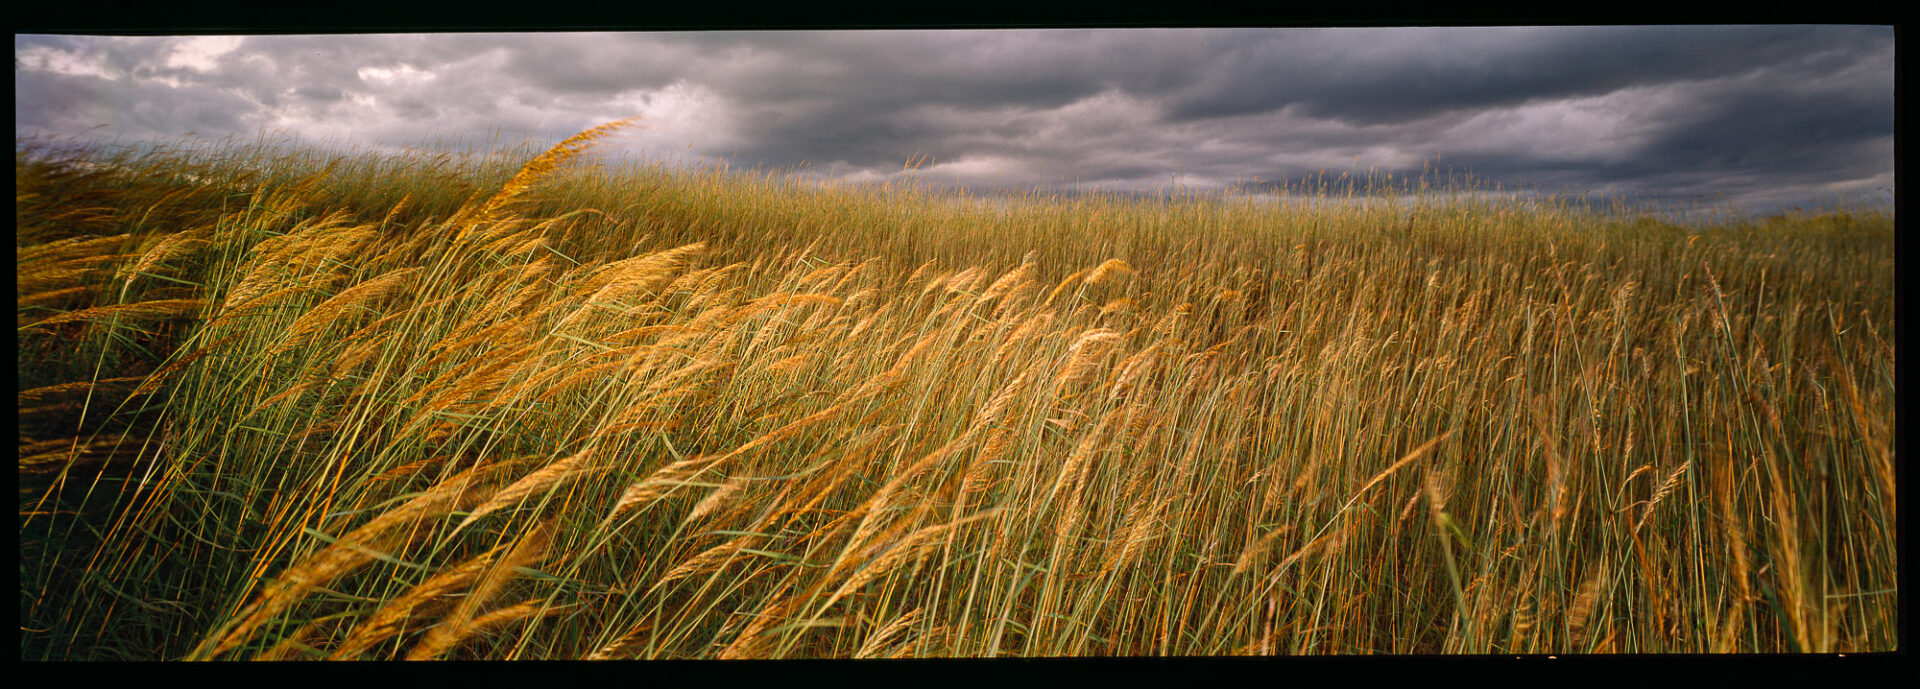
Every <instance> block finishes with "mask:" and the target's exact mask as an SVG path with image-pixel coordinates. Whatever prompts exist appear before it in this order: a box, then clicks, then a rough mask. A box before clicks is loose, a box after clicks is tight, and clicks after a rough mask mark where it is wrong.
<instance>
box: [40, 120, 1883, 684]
mask: <svg viewBox="0 0 1920 689" xmlns="http://www.w3.org/2000/svg"><path fill="white" fill-rule="evenodd" d="M618 124H619V123H616V124H615V125H609V126H607V127H602V128H596V129H595V130H589V132H585V133H583V134H581V135H580V136H577V137H574V138H573V139H569V140H568V141H567V142H563V143H562V144H561V145H560V146H556V147H554V148H552V149H549V150H548V151H546V152H545V153H543V154H538V155H534V156H532V162H530V163H525V164H521V163H520V162H518V161H519V160H525V159H526V158H525V157H521V158H518V159H509V158H504V157H503V158H489V159H482V161H481V162H476V163H470V165H471V166H472V167H469V168H459V167H457V166H456V167H454V168H453V170H454V172H448V173H430V171H428V170H423V169H421V168H422V166H425V165H427V164H428V162H429V161H427V160H414V161H412V162H408V161H401V162H398V163H392V164H388V163H380V162H369V161H361V160H360V159H356V158H348V157H338V158H335V159H331V160H326V161H322V160H318V159H309V158H301V157H300V156H299V155H296V154H284V153H283V154H277V155H278V157H276V156H268V155H265V154H261V157H259V158H258V159H257V160H255V162H254V163H253V164H255V165H257V166H259V167H260V169H263V170H266V172H263V173H259V175H260V176H259V177H252V178H248V179H249V180H250V181H249V182H248V183H247V184H244V185H240V186H238V187H232V188H238V189H242V190H251V191H250V192H247V193H249V194H251V198H250V201H252V202H251V203H246V204H239V205H237V206H227V207H222V206H221V205H219V204H218V203H217V202H216V201H217V199H215V198H211V197H207V198H202V197H195V196H192V195H191V194H186V195H181V194H176V193H175V192H176V191H177V190H174V189H171V188H168V189H153V190H145V189H146V188H145V187H142V186H140V185H139V184H137V183H134V182H125V183H124V184H125V186H120V187H113V189H115V190H116V191H113V192H112V193H105V192H102V191H100V185H104V184H107V179H106V178H80V177H63V176H59V175H54V174H50V173H47V172H45V171H41V172H35V171H34V170H35V169H37V168H34V167H33V165H31V164H29V162H23V163H22V164H21V166H22V169H25V170H27V172H28V174H23V175H21V180H22V181H21V182H18V183H17V184H19V185H20V186H21V187H22V190H21V192H22V193H21V194H20V196H21V198H24V199H26V201H23V202H22V203H23V205H22V210H21V211H20V215H21V224H22V226H23V232H22V234H21V236H22V237H25V238H28V239H25V240H23V242H22V243H21V246H20V247H19V248H20V251H19V255H20V264H21V266H22V278H21V284H23V285H25V284H29V283H31V285H32V286H34V287H35V290H32V291H29V290H25V289H23V290H22V291H21V295H22V297H21V300H20V302H19V320H20V322H21V323H22V324H23V327H22V329H21V333H20V338H21V342H22V355H21V357H22V359H21V364H20V366H21V369H22V371H23V375H25V374H29V373H31V374H34V375H35V376H36V377H37V378H36V379H35V380H33V381H31V382H23V383H22V385H21V387H20V392H19V393H18V397H19V399H20V402H21V405H22V407H23V409H31V410H34V412H33V418H34V419H36V422H35V424H34V425H32V426H31V427H29V426H25V425H23V430H22V438H21V443H20V447H21V458H22V459H21V473H22V476H23V486H25V484H27V481H28V479H31V480H32V481H33V482H34V483H32V484H31V490H30V491H28V492H31V493H32V494H31V495H28V492H23V498H22V515H23V516H22V527H21V528H22V533H23V536H32V538H31V539H29V538H23V556H22V557H23V565H24V566H23V575H25V577H24V578H25V581H23V592H25V593H23V608H24V609H23V613H22V620H23V627H24V628H30V629H31V630H33V631H30V632H23V633H24V634H27V635H28V638H27V639H26V640H23V657H26V656H32V657H36V658H41V657H45V658H52V657H114V656H115V655H116V654H134V655H139V654H145V657H163V658H194V659H212V658H241V657H252V658H261V659H266V658H293V657H316V658H336V659H354V658H416V659H428V658H774V657H904V656H922V657H952V656H960V657H993V656H1002V655H1011V656H1046V655H1222V654H1233V653H1242V654H1282V653H1292V654H1320V653H1340V654H1356V653H1436V652H1445V653H1579V652H1636V653H1665V652H1689V653H1691V652H1779V651H1834V650H1844V651H1866V650H1887V649H1890V648H1893V647H1894V645H1895V644H1896V641H1897V639H1896V638H1895V636H1894V621H1895V620H1896V619H1897V615H1896V613H1897V606H1896V605H1895V603H1897V588H1896V585H1895V582H1894V579H1893V575H1894V571H1895V567H1894V566H1893V563H1894V561H1895V559H1894V558H1895V554H1896V551H1895V546H1894V538H1893V519H1892V515H1893V506H1894V504H1895V502H1894V499H1895V492H1894V491H1895V489H1896V488H1897V486H1895V484H1894V480H1893V477H1894V474H1895V467H1894V464H1893V462H1894V459H1893V448H1894V446H1895V439H1896V434H1897V424H1895V423H1894V413H1893V409H1894V401H1895V391H1894V387H1893V382H1892V381H1893V378H1892V371H1893V370H1894V352H1895V349H1894V347H1893V346H1892V345H1893V342H1894V339H1895V328H1894V320H1893V299H1892V297H1891V276H1892V274H1893V272H1892V271H1893V262H1892V259H1891V257H1890V252H1888V251H1886V249H1888V248H1889V247H1891V244H1892V231H1891V228H1892V223H1891V217H1890V216H1888V215H1886V214H1883V213H1878V212H1872V211H1850V212H1849V213H1847V214H1844V215H1842V214H1838V213H1836V214H1829V215H1821V216H1806V217H1795V218H1789V219H1788V220H1786V221H1783V222H1780V223H1763V224H1755V223H1752V222H1748V223H1747V224H1739V221H1729V223H1728V224H1723V225H1708V226H1701V227H1680V226H1675V225H1670V224H1666V223H1662V222H1659V221H1657V220H1654V219H1651V218H1647V217H1643V216H1637V215H1631V214H1620V213H1612V212H1601V211H1595V210H1592V209H1586V208H1580V207H1577V206H1570V205H1553V204H1544V203H1533V202H1522V201H1498V202H1496V201H1486V200H1477V199H1475V198H1473V197H1457V198H1446V197H1438V196H1436V197H1424V196H1409V197H1400V198H1395V199H1391V200H1389V201H1390V202H1388V203H1384V204H1383V203H1377V202H1368V203H1360V202H1358V200H1356V202H1353V203H1346V202H1343V201H1341V200H1340V199H1327V200H1325V202H1323V203H1319V204H1293V203H1291V202H1286V201H1282V202H1277V203H1275V204H1273V205H1256V204H1247V203H1241V202H1235V201H1233V200H1230V199H1212V200H1207V199H1188V200H1178V201H1172V202H1165V203H1158V202H1156V203H1147V202H1138V201H1130V200H1126V199H1118V198H1092V197H1089V198H1084V199H1057V198H1055V199H1047V198H1027V199H1013V200H1011V201H1010V202H1008V203H1006V204H1003V207H988V206H985V205H982V204H977V203H972V202H969V201H964V200H960V199H957V198H954V197H947V196H940V195H937V194H934V193H932V192H925V191H919V190H913V189H905V190H901V189H895V190H891V191H886V192H878V191H876V192H871V193H870V192H866V191H861V190H858V189H813V188H801V187H798V186H783V185H782V184H781V183H779V182H777V180H774V179H772V178H753V177H743V176H721V175H718V174H717V173H713V174H708V173H667V172H665V171H660V170H646V169H640V170H624V171H623V170H620V169H606V168H601V169H594V170H586V169H576V168H572V167H569V164H570V161H574V160H577V159H578V158H579V157H580V156H581V155H582V154H583V153H584V152H585V151H586V150H587V147H588V146H589V145H590V144H591V143H592V142H593V141H595V140H597V139H599V138H601V137H604V136H606V135H607V134H609V133H610V132H612V131H613V130H614V129H616V128H617V125H618ZM174 155H179V154H174ZM235 155H236V156H237V155H238V154H235ZM303 161H304V162H303ZM128 162H129V163H133V162H136V161H132V160H129V161H128ZM215 162H216V163H217V162H219V161H215ZM431 163H432V165H442V164H444V163H446V161H444V160H442V159H439V158H433V159H431ZM383 166H385V167H383ZM131 167H133V168H135V169H138V166H137V165H131ZM215 167H217V165H215ZM316 170H318V171H316ZM455 173H458V174H467V175H471V177H470V178H460V179H459V180H454V177H449V176H448V175H454V174H455ZM196 174H199V173H196ZM436 174H437V175H438V176H436ZM234 176H235V177H236V178H238V177H240V175H238V174H237V173H236V174H235V175H234ZM456 176H457V175H456ZM322 181H325V182H326V183H324V184H323V183H322ZM116 184H122V183H119V182H116ZM90 190H91V191H90ZM143 190H144V191H143ZM488 190H492V191H488ZM87 194H94V195H93V196H87V197H86V200H85V202H84V203H67V204H66V206H65V207H64V208H63V207H62V205H61V203H62V200H63V199H66V200H69V201H70V200H72V199H74V198H79V197H82V196H85V195H87ZM115 194H118V196H116V195H115ZM162 200H164V203H161V201H162ZM1376 201H1377V200H1376ZM201 204H204V205H201ZM122 206H126V207H125V208H123V207H122ZM142 207H152V208H155V209H157V213H158V215H156V216H154V217H155V218H158V221H153V220H150V221H149V226H150V227H159V228H164V229H161V230H157V231H156V230H152V229H142V230H140V231H138V232H135V231H132V230H131V229H121V226H120V225H119V224H117V223H122V222H130V221H128V220H127V219H128V218H134V217H140V214H139V213H136V212H132V211H133V210H138V209H139V208H142ZM74 208H83V209H90V210H87V211H86V212H85V213H81V214H78V215H75V214H74V211H73V210H72V209H74ZM588 209H591V211H589V210H588ZM375 218H377V219H379V222H377V223H368V222H364V219H375ZM69 222H84V223H86V226H87V227H88V228H89V232H92V233H93V234H92V235H82V236H73V235H63V234H62V232H63V230H60V229H59V227H63V225H60V223H69ZM156 222H157V224H156ZM1379 227H1393V228H1395V230H1394V232H1391V233H1381V232H1380V231H1378V229H1377V228H1379ZM185 228H210V229H185ZM1401 228H1405V230H1404V231H1402V229H1401ZM142 247H145V248H144V249H143V248H142ZM29 271H31V273H29ZM149 276H151V277H149ZM82 323H89V324H95V325H96V326H97V327H90V328H79V327H77V326H78V325H79V324H82ZM33 324H38V325H40V326H44V327H29V326H31V325H33ZM66 326H75V327H66ZM129 388H131V389H133V393H132V394H131V395H125V394H124V393H125V391H126V390H127V389H129ZM136 398H137V399H136ZM43 421H44V423H43ZM502 458H512V459H502ZM123 459H126V460H131V461H121V460H123ZM83 465H84V466H88V467H92V468H93V469H91V471H94V472H96V473H97V475H98V477H97V478H96V477H95V476H94V475H93V474H84V475H83V474H78V473H75V472H74V471H73V469H74V468H76V467H79V466H83ZM89 484H90V485H89ZM1423 504H1424V507H1422V505H1423ZM333 534H341V535H338V536H337V537H336V536H334V535H333ZM163 562H164V563H168V564H167V565H166V566H164V567H163V566H160V565H159V564H157V563H163ZM95 580H107V581H112V582H114V583H115V586H116V587H117V588H119V589H121V590H122V591H123V593H124V594H125V595H119V594H115V595H112V596H108V595H104V594H101V593H99V592H97V591H93V590H90V589H88V588H86V587H80V586H74V585H71V584H68V583H65V582H72V581H95ZM131 601H139V603H133V602H131ZM150 601H166V602H154V603H150ZM173 602H178V603H177V605H178V606H179V607H178V610H176V608H175V607H173V606H175V603H173ZM140 603H145V604H146V605H144V606H143V605H141V604H140ZM130 609H138V610H141V611H142V612H141V613H140V614H138V615H134V614H131V613H130V612H129V610H130ZM40 630H46V631H40ZM129 649H141V650H139V651H137V652H136V651H132V650H129Z"/></svg>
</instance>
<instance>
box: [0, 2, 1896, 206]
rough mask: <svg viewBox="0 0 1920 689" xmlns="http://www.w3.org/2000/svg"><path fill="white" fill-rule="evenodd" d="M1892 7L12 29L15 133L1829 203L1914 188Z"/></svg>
mask: <svg viewBox="0 0 1920 689" xmlns="http://www.w3.org/2000/svg"><path fill="white" fill-rule="evenodd" d="M1893 55H1894V37H1893V30H1892V29H1891V28H1890V27H1882V26H1754V27H1744V26H1734V27H1699V26H1692V27H1524V28H1350V29H1337V28H1328V29H1306V28H1294V29H1046V30H1010V29H994V30H979V31H962V30H930V31H806V32H794V31H737V32H658V33H497V34H359V35H304V36H303V35H256V36H141V37H106V36H74V35H16V36H15V39H14V95H15V106H14V108H15V110H14V122H15V133H16V137H79V138H84V139H99V138H103V137H111V138H115V139H117V140H121V141H128V140H133V141H138V140H167V139H175V138H178V137H180V136H182V135H185V134H187V133H188V132H192V133H194V134H195V135H197V136H200V137H203V138H218V137H222V136H228V135H238V136H251V135H255V134H258V133H261V132H268V133H273V134H277V135H284V136H290V137H293V138H296V139H299V140H311V141H315V142H327V143H330V144H336V145H337V144H347V145H356V146H363V147H369V148H375V149H382V148H399V147H410V146H419V145H432V144H433V143H434V142H469V143H472V142H482V141H488V140H503V141H507V142H516V143H517V142H520V141H540V142H546V141H556V140H558V139H560V138H563V137H565V136H568V135H570V134H572V133H574V132H576V131H579V130H581V129H584V128H586V127H590V126H593V125H596V124H599V123H602V122H606V121H609V120H613V119H618V118H622V117H628V116H633V115H639V116H640V117H641V120H640V121H641V123H642V125H641V127H639V128H637V129H635V130H632V131H630V132H627V133H624V134H621V135H619V136H618V137H616V138H614V139H612V140H610V141H609V142H608V144H607V146H608V147H610V148H614V149H616V150H618V151H620V152H623V153H627V154H632V155H637V156H642V157H646V158H650V159H659V160H666V161H670V162H672V163H674V164H681V165H701V164H713V163H719V162H723V161H724V162H726V163H728V164H730V165H732V166H734V167H735V168H741V167H746V168H773V169H785V170H801V169H804V170H805V171H806V174H811V175H818V176H822V177H826V178H832V179H839V180H845V181H854V182H862V181H876V180H883V179H888V178H891V177H894V176H897V175H901V174H907V172H906V171H905V170H904V169H903V168H904V167H905V166H906V165H907V164H908V162H909V161H918V169H916V170H914V171H912V173H911V174H914V175H916V176H918V177H919V178H921V179H924V180H930V181H933V182H937V183H942V184H951V185H958V186H967V187H971V188H977V189H982V190H988V189H999V188H1031V187H1040V188H1059V189H1096V190H1113V191H1153V190H1159V189H1165V188H1167V187H1169V186H1171V185H1179V186H1181V187H1183V188H1196V189H1221V188H1271V187H1272V186H1274V185H1284V184H1285V183H1286V182H1287V181H1288V180H1298V179H1301V178H1305V177H1314V176H1320V175H1328V176H1337V175H1339V174H1341V173H1349V174H1357V173H1364V172H1367V171H1372V172H1373V173H1375V174H1383V173H1388V172H1391V173H1394V174H1395V175H1397V176H1401V177H1404V176H1407V175H1416V174H1419V173H1420V172H1421V171H1422V170H1423V169H1441V168H1444V169H1450V170H1454V171H1457V172H1462V173H1466V174H1469V175H1471V176H1472V177H1473V178H1475V179H1477V180H1479V181H1481V182H1482V183H1486V184H1500V185H1503V186H1505V187H1508V188H1543V189H1547V190H1551V191H1557V192H1566V193H1586V194H1592V195H1596V196H1622V197H1628V198H1639V199H1651V200H1682V201H1684V200H1688V199H1699V200H1707V199H1715V200H1719V199H1724V200H1725V201H1728V202H1732V203H1735V204H1738V205H1747V206H1756V207H1774V206H1782V205H1788V204H1809V205H1819V204H1824V203H1829V202H1832V201H1835V200H1838V199H1841V198H1860V197H1866V198H1884V197H1886V195H1888V194H1890V193H1891V189H1892V187H1893V167H1894V156H1893V135H1894V86H1893V83H1894V76H1893V73H1894V70H1893V59H1894V58H1893Z"/></svg>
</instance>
